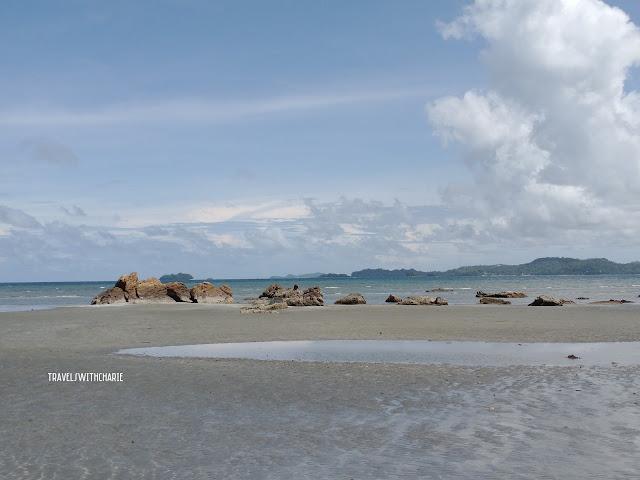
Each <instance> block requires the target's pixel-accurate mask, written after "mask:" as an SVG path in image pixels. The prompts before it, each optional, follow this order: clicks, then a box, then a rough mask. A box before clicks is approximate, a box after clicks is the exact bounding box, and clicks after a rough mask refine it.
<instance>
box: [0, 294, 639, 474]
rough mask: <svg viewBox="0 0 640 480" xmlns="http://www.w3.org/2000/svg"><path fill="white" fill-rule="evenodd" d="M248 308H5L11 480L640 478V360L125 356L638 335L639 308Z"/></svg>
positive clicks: (1, 462) (2, 446)
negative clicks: (97, 378) (570, 362)
mask: <svg viewBox="0 0 640 480" xmlns="http://www.w3.org/2000/svg"><path fill="white" fill-rule="evenodd" d="M239 309H240V306H239V305H180V304H176V305H123V306H106V307H86V308H66V309H57V310H48V311H35V312H19V313H1V314H0V365H1V371H0V376H1V378H0V382H1V388H2V389H1V391H0V400H1V405H2V408H1V410H0V425H1V432H0V451H2V452H3V454H2V455H1V456H0V478H54V477H55V478H345V479H348V478H400V477H403V478H450V477H455V476H456V475H458V476H460V477H461V478H541V477H547V478H561V477H562V478H588V477H589V476H590V475H595V476H599V475H600V476H606V477H608V478H629V477H630V476H632V474H633V473H634V472H635V473H637V471H640V460H639V459H640V406H639V403H640V402H639V401H640V367H638V366H633V367H616V366H611V367H608V368H579V367H567V368H559V367H554V368H551V367H549V368H533V367H531V368H529V367H517V368H516V367H509V368H488V367H482V366H478V367H473V368H469V367H450V366H438V365H431V366H429V365H422V366H420V365H391V364H337V363H329V364H320V363H299V362H262V361H250V360H216V359H174V358H136V357H129V356H119V355H112V353H113V352H114V351H117V350H119V349H122V348H130V347H144V346H160V345H184V344H195V343H217V342H241V341H266V340H304V339H311V340H320V339H385V340H389V339H430V340H480V341H501V342H535V341H544V342H616V341H626V342H629V341H640V315H639V312H640V309H638V308H637V306H634V305H620V306H564V307H519V306H490V305H488V306H448V307H419V306H406V307H400V306H396V305H381V306H327V307H315V308H312V307H305V308H290V309H288V310H286V311H282V312H280V313H279V314H241V313H240V311H239ZM49 372H58V373H65V372H70V373H74V372H118V373H122V374H123V382H119V383H106V382H105V383H96V382H75V383H74V382H50V381H49V380H48V375H47V374H48V373H49ZM541 458H542V459H543V460H541Z"/></svg>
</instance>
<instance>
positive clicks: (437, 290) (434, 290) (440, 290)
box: [425, 288, 453, 293]
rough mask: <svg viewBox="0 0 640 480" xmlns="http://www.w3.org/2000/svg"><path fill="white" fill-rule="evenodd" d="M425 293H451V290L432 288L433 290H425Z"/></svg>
mask: <svg viewBox="0 0 640 480" xmlns="http://www.w3.org/2000/svg"><path fill="white" fill-rule="evenodd" d="M425 292H427V293H428V292H453V288H434V289H433V290H425Z"/></svg>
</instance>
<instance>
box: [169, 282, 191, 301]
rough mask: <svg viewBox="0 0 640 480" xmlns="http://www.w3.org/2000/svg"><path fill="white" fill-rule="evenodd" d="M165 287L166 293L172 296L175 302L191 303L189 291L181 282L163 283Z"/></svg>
mask: <svg viewBox="0 0 640 480" xmlns="http://www.w3.org/2000/svg"><path fill="white" fill-rule="evenodd" d="M165 287H166V288H167V295H168V296H169V297H171V298H173V300H174V301H176V302H185V303H191V292H190V291H189V287H187V286H186V285H185V284H184V283H182V282H171V283H167V284H166V285H165Z"/></svg>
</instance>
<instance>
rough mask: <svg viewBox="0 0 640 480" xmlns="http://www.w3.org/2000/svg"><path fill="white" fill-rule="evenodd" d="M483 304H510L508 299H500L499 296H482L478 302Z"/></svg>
mask: <svg viewBox="0 0 640 480" xmlns="http://www.w3.org/2000/svg"><path fill="white" fill-rule="evenodd" d="M478 303H481V304H483V305H511V302H510V301H509V300H502V299H501V298H491V297H482V298H481V299H480V302H478Z"/></svg>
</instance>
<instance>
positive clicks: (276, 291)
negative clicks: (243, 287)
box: [258, 283, 286, 298]
mask: <svg viewBox="0 0 640 480" xmlns="http://www.w3.org/2000/svg"><path fill="white" fill-rule="evenodd" d="M285 290H286V289H285V288H284V287H283V286H282V285H278V284H277V283H274V284H273V285H269V287H267V289H266V290H265V291H264V292H262V294H261V295H260V296H259V297H258V298H273V297H282V296H283V295H284V292H285Z"/></svg>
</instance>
